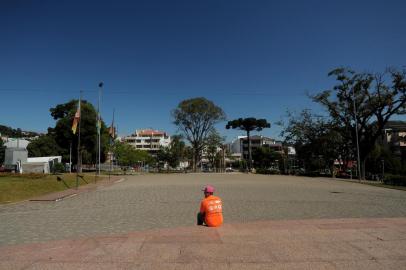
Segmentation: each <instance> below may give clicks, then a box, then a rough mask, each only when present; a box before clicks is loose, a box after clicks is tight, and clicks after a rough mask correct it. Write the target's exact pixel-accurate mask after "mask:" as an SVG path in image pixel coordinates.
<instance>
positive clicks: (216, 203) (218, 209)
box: [197, 185, 223, 227]
mask: <svg viewBox="0 0 406 270" xmlns="http://www.w3.org/2000/svg"><path fill="white" fill-rule="evenodd" d="M202 191H203V192H204V199H203V200H202V201H201V203H200V212H199V213H198V214H197V225H203V223H204V224H206V225H207V226H209V227H219V226H221V224H223V205H222V202H221V199H220V197H217V196H214V195H213V193H214V187H213V186H210V185H207V186H205V188H204V189H203V190H202Z"/></svg>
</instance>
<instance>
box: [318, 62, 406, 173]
mask: <svg viewBox="0 0 406 270" xmlns="http://www.w3.org/2000/svg"><path fill="white" fill-rule="evenodd" d="M329 76H335V77H336V80H337V81H338V83H337V84H336V85H335V86H334V87H333V89H331V90H326V91H323V92H321V93H320V94H317V95H315V96H313V100H314V101H315V102H317V103H319V104H321V105H322V106H323V107H325V108H326V109H327V111H328V113H329V114H330V117H331V120H332V121H334V122H335V124H336V126H341V127H342V129H341V130H342V134H341V135H342V137H343V138H348V140H351V142H352V144H351V145H352V146H353V147H355V146H356V142H357V141H356V132H358V141H359V150H360V160H361V162H360V163H361V164H360V165H361V168H362V178H364V177H365V166H364V165H365V161H366V159H367V158H368V155H369V154H370V153H371V151H372V150H373V149H374V145H375V143H376V141H377V139H378V138H379V137H380V136H381V135H382V133H383V129H384V126H385V124H387V122H388V121H389V120H390V118H391V117H392V116H394V115H403V114H406V70H396V69H388V70H387V71H386V72H384V73H382V74H370V73H356V72H354V71H352V70H349V69H345V68H338V69H335V70H333V71H331V72H330V73H329ZM356 123H357V124H356ZM352 150H353V152H354V153H355V149H354V148H353V149H352ZM354 156H355V155H354Z"/></svg>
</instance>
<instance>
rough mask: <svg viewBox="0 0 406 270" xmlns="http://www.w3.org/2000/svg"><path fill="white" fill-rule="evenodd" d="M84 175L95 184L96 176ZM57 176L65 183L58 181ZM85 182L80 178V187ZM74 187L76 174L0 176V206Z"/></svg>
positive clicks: (88, 181) (85, 178)
mask: <svg viewBox="0 0 406 270" xmlns="http://www.w3.org/2000/svg"><path fill="white" fill-rule="evenodd" d="M83 175H84V180H85V181H86V182H87V183H94V178H95V176H94V175H90V174H83ZM57 176H59V177H60V178H62V179H63V181H57ZM85 181H83V180H82V179H81V178H79V185H85V184H86V182H85ZM65 184H66V185H65ZM74 187H76V174H63V175H45V174H0V204H2V203H10V202H18V201H22V200H26V199H29V198H32V197H36V196H40V195H44V194H47V193H52V192H56V191H63V190H66V189H68V188H74Z"/></svg>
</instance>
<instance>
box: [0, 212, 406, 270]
mask: <svg viewBox="0 0 406 270" xmlns="http://www.w3.org/2000/svg"><path fill="white" fill-rule="evenodd" d="M210 268H215V269H217V270H221V269H312V270H317V269H368V270H373V269H385V270H387V269H396V270H399V269H406V218H381V219H380V218H374V219H318V220H286V221H284V220H282V221H260V222H251V223H245V224H225V225H224V226H222V227H220V228H208V227H201V226H194V227H183V228H175V229H160V230H150V231H141V232H132V233H128V234H121V235H109V236H98V237H89V238H81V239H66V240H60V241H52V242H46V243H36V244H25V245H15V246H3V247H0V269H30V270H32V269H210Z"/></svg>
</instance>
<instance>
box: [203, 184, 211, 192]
mask: <svg viewBox="0 0 406 270" xmlns="http://www.w3.org/2000/svg"><path fill="white" fill-rule="evenodd" d="M202 191H204V192H207V193H213V192H214V187H213V186H210V185H207V186H205V187H204V189H202Z"/></svg>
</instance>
